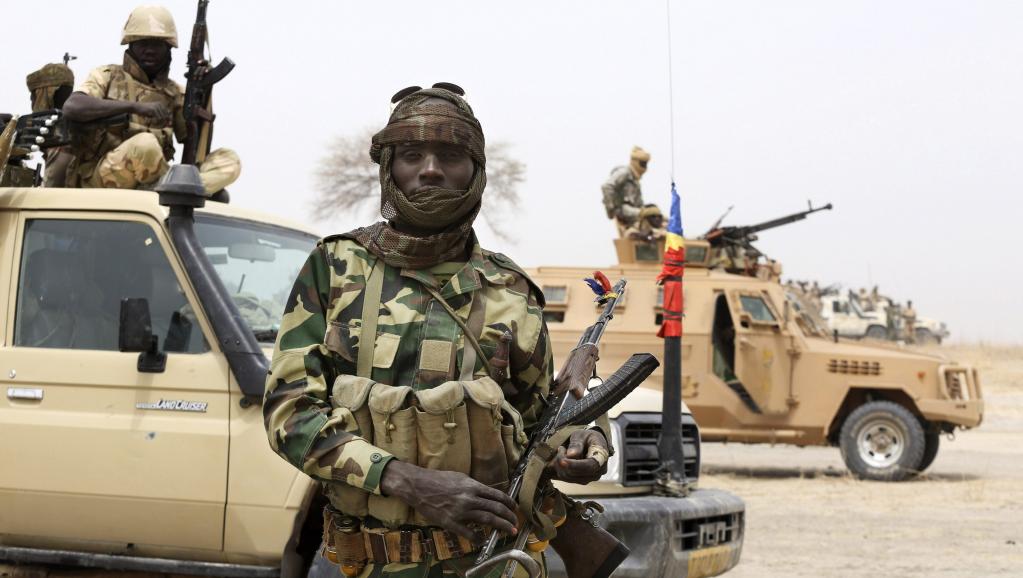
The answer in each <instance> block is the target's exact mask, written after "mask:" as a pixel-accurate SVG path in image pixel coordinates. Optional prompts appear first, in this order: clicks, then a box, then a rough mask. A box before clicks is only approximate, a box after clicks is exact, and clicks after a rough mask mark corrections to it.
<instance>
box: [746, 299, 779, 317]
mask: <svg viewBox="0 0 1023 578" xmlns="http://www.w3.org/2000/svg"><path fill="white" fill-rule="evenodd" d="M739 302H740V303H742V309H743V311H745V312H746V313H749V314H750V316H752V317H753V320H754V321H762V322H765V323H777V319H775V317H774V314H773V313H771V310H770V309H769V308H768V307H767V303H765V302H764V299H763V297H755V296H753V295H740V296H739Z"/></svg>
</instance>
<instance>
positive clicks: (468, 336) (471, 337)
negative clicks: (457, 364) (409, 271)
mask: <svg viewBox="0 0 1023 578" xmlns="http://www.w3.org/2000/svg"><path fill="white" fill-rule="evenodd" d="M423 288H425V289H426V291H427V292H429V293H430V295H432V296H433V298H434V299H436V300H437V302H438V303H440V305H441V307H443V308H444V310H445V311H447V312H448V315H450V316H451V319H453V320H454V321H455V323H457V324H458V326H459V327H461V328H462V335H464V336H465V340H466V341H468V342H469V344H470V345H472V348H473V350H474V351H475V352H476V355H478V356H479V359H480V361H482V362H483V367H485V368H486V370H487V375H492V374H493V370H492V369H491V367H490V360H488V359H487V356H486V354H485V353H483V348H482V347H480V342H479V340H478V339H476V335H475V334H474V333H473V330H472V329H469V326H468V325H466V324H465V321H462V318H461V317H459V316H458V313H456V312H455V310H454V309H452V308H451V306H450V305H448V302H447V301H445V300H444V298H443V297H441V294H440V293H439V292H438V291H437V290H436V289H434V288H433V287H430V286H428V285H423ZM481 294H482V292H481ZM477 298H481V297H480V296H479V295H477ZM474 301H475V300H474ZM480 309H483V308H482V307H480ZM475 310H476V308H475V307H473V308H472V309H471V310H470V313H469V315H470V316H472V311H475ZM480 314H481V315H482V311H480ZM481 329H482V328H481ZM469 358H471V356H467V357H463V358H462V375H464V374H465V372H466V369H465V368H466V366H470V365H471V367H470V368H469V369H468V371H469V372H470V378H469V379H472V377H471V374H472V370H473V368H474V367H475V365H476V363H475V360H472V362H471V363H466V362H468V361H470V359H469Z"/></svg>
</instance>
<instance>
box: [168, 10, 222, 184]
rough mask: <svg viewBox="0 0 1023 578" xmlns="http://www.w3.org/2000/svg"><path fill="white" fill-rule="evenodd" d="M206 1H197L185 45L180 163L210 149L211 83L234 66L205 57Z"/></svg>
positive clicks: (192, 160)
mask: <svg viewBox="0 0 1023 578" xmlns="http://www.w3.org/2000/svg"><path fill="white" fill-rule="evenodd" d="M209 3H210V2H209V0H199V9H198V12H197V14H196V16H195V26H193V27H192V42H191V43H190V44H189V45H188V64H187V71H186V72H185V78H187V79H188V81H187V82H186V83H185V105H184V111H183V114H184V117H185V126H186V127H187V128H188V136H187V137H186V138H185V144H184V148H183V150H182V151H181V164H184V165H197V166H198V165H199V164H202V161H203V160H205V159H206V154H207V153H209V152H210V143H211V142H212V140H213V120H214V119H215V118H216V115H214V114H213V106H212V105H213V85H214V84H216V83H218V82H220V81H221V80H223V79H224V77H225V76H227V75H228V73H230V72H231V71H232V70H233V69H234V61H232V60H231V59H230V58H225V59H223V60H221V61H220V64H218V65H216V66H215V67H212V68H211V67H210V63H209V61H208V60H206V55H205V53H204V50H203V48H204V46H205V45H206V43H207V29H206V6H207V5H208V4H209Z"/></svg>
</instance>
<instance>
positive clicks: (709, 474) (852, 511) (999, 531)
mask: <svg viewBox="0 0 1023 578" xmlns="http://www.w3.org/2000/svg"><path fill="white" fill-rule="evenodd" d="M941 351H942V352H943V353H944V354H945V355H948V356H949V357H950V358H951V359H956V360H959V361H961V362H965V363H971V364H974V365H975V366H976V367H978V368H979V369H980V372H981V383H982V386H983V390H984V396H985V400H986V403H985V406H986V408H985V418H984V423H983V424H982V425H981V426H980V427H979V428H977V429H975V430H972V431H968V432H960V433H959V434H958V435H957V436H956V439H955V440H954V441H949V440H947V439H944V438H943V439H942V446H941V449H940V451H939V452H938V457H937V459H936V460H935V462H934V464H933V465H932V466H931V468H930V470H928V472H927V473H926V475H924V476H922V477H920V478H919V479H916V480H913V481H909V482H903V483H881V482H865V481H860V480H856V479H854V478H851V477H849V476H848V475H847V473H846V470H845V467H844V466H843V464H842V460H841V458H840V456H839V452H838V450H837V449H835V448H795V447H788V446H774V447H771V446H764V445H742V444H705V445H704V457H703V460H704V461H703V464H704V475H703V477H702V478H701V481H700V484H701V486H703V487H707V488H721V489H726V490H729V491H732V492H735V493H736V494H738V495H740V496H742V497H743V498H744V499H745V500H746V505H747V519H746V520H747V521H746V541H745V546H744V550H743V555H742V561H741V562H740V564H739V566H738V567H736V569H735V570H733V571H732V572H730V573H729V574H728V576H729V577H730V578H752V577H757V578H766V577H782V576H784V577H832V576H834V577H838V576H842V577H844V576H856V577H862V576H927V577H938V576H941V577H945V576H948V577H951V576H963V577H974V576H1005V577H1008V576H1013V577H1023V347H1019V348H1006V347H992V346H957V347H946V348H942V349H941Z"/></svg>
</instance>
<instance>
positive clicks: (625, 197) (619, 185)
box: [601, 146, 650, 237]
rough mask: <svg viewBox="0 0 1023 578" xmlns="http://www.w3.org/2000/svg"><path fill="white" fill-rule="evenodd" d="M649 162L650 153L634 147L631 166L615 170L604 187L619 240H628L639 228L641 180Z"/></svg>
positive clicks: (605, 206) (609, 213) (642, 206)
mask: <svg viewBox="0 0 1023 578" xmlns="http://www.w3.org/2000/svg"><path fill="white" fill-rule="evenodd" d="M649 162H650V153H648V152H646V151H645V150H643V149H641V148H640V147H638V146H637V147H632V154H631V156H630V158H629V165H628V166H622V167H616V168H615V169H614V170H612V171H611V176H610V177H609V178H608V179H607V182H606V183H604V185H603V186H602V187H601V191H602V192H603V194H604V210H605V211H607V218H608V219H614V221H615V224H616V225H617V226H618V235H619V236H622V237H625V236H627V235H628V232H629V228H630V227H634V226H636V225H637V223H638V222H639V220H640V213H642V212H643V208H644V203H643V191H642V190H641V189H640V187H639V179H640V178H642V177H643V173H645V172H646V168H647V164H648V163H649Z"/></svg>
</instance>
